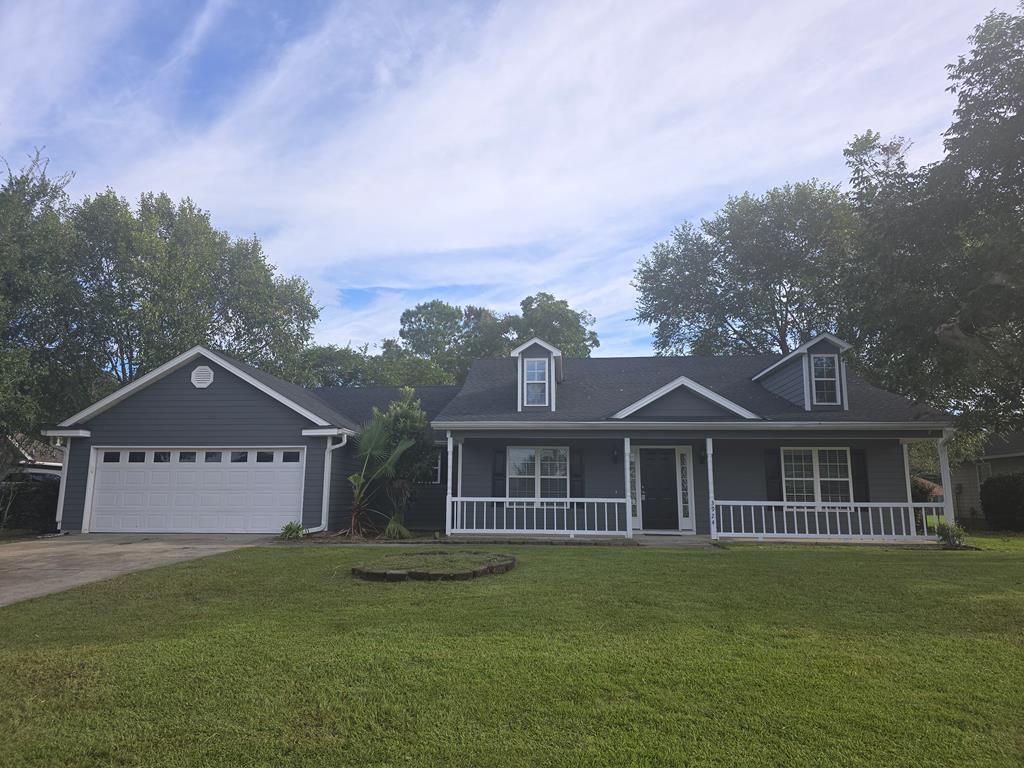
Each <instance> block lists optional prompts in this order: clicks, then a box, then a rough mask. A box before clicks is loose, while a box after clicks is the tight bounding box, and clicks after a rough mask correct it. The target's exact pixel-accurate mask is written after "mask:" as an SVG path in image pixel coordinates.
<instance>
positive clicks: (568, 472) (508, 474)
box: [505, 445, 572, 501]
mask: <svg viewBox="0 0 1024 768" xmlns="http://www.w3.org/2000/svg"><path fill="white" fill-rule="evenodd" d="M513 448H519V449H521V450H530V451H533V452H534V467H536V471H535V472H534V474H533V497H532V498H534V499H542V498H548V497H546V496H541V495H540V481H541V479H545V480H561V479H562V478H561V477H560V476H558V475H542V474H541V473H540V453H539V452H540V451H541V450H545V449H547V450H550V449H554V450H556V451H565V498H566V499H568V498H569V493H570V491H571V490H572V463H571V461H570V457H569V446H567V445H508V446H505V498H506V499H511V498H513V496H512V494H511V493H509V481H510V480H511V479H512V477H513V475H512V455H511V452H512V449H513ZM515 477H517V478H519V479H522V478H525V477H528V475H515ZM514 498H515V500H516V501H529V500H530V497H528V496H516V497H514Z"/></svg>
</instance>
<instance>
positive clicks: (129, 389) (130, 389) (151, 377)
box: [57, 346, 330, 427]
mask: <svg viewBox="0 0 1024 768" xmlns="http://www.w3.org/2000/svg"><path fill="white" fill-rule="evenodd" d="M200 356H202V357H205V358H206V359H208V360H211V361H213V362H215V363H217V365H219V366H221V367H222V368H225V369H227V370H228V371H229V372H231V373H233V374H234V375H235V376H237V377H238V378H240V379H241V380H242V381H244V382H246V383H247V384H250V385H251V386H253V387H255V388H256V389H258V390H259V391H260V392H262V393H264V394H265V395H267V396H269V397H271V398H273V399H274V400H277V401H278V402H279V403H281V404H282V405H285V406H287V407H288V408H291V409H292V410H293V411H295V412H296V413H298V414H299V415H300V416H304V417H305V418H307V419H309V420H310V421H312V422H313V423H314V424H317V425H319V426H322V427H328V426H330V424H329V423H328V422H327V421H325V420H324V419H322V418H320V417H319V416H317V415H316V414H315V413H313V412H312V411H309V410H307V409H305V408H303V407H302V406H301V405H299V404H298V403H295V402H293V401H292V400H289V399H288V398H287V397H285V396H284V395H282V394H281V393H280V392H278V391H277V390H274V389H271V388H270V387H268V386H267V385H266V384H263V383H262V382H260V381H257V380H256V379H254V378H253V377H252V376H250V375H249V374H248V373H246V372H245V371H243V370H242V369H240V368H237V367H236V366H234V365H233V364H232V363H231V362H229V361H228V360H225V359H223V358H222V357H220V356H219V355H218V354H217V353H216V352H212V351H210V350H209V349H206V348H205V347H201V346H200V347H192V349H190V350H188V351H187V352H182V353H181V354H180V355H178V356H177V357H175V358H174V359H173V360H168V361H167V362H166V363H164V364H163V365H161V366H160V367H159V368H154V369H153V370H152V371H150V372H149V373H147V374H146V375H145V376H142V377H140V378H138V379H136V380H135V381H133V382H132V383H131V384H127V385H125V386H123V387H121V388H120V389H119V390H117V391H116V392H112V393H111V394H109V395H107V396H106V397H104V398H103V399H102V400H98V401H97V402H95V403H93V404H92V405H90V406H89V407H88V408H86V409H85V410H84V411H80V412H78V413H76V414H75V415H74V416H72V417H71V418H69V419H65V420H64V421H62V422H61V423H60V424H58V425H57V426H58V427H67V426H70V425H72V424H77V423H79V422H82V421H86V420H87V419H91V418H92V417H93V416H95V415H97V414H99V413H103V411H105V410H107V409H108V408H111V407H113V406H114V405H116V404H117V403H119V402H121V401H122V400H124V399H125V398H126V397H129V396H130V395H133V394H134V393H135V392H137V391H139V390H140V389H143V388H144V387H148V386H149V385H150V384H153V383H155V382H157V381H159V380H160V379H162V378H163V377H164V376H166V375H168V374H169V373H172V372H173V371H175V370H177V369H178V368H180V367H181V366H183V365H185V364H186V363H188V362H189V361H190V360H193V359H195V358H197V357H200Z"/></svg>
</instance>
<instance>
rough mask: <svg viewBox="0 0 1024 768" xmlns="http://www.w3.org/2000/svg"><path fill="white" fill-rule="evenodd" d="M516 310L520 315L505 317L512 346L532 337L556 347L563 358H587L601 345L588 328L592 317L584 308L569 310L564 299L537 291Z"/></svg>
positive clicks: (570, 308) (592, 322)
mask: <svg viewBox="0 0 1024 768" xmlns="http://www.w3.org/2000/svg"><path fill="white" fill-rule="evenodd" d="M519 307H520V309H521V310H522V313H521V314H520V315H518V316H515V315H512V316H510V317H509V318H508V324H509V329H510V331H511V333H512V345H513V346H517V345H519V344H521V343H522V342H524V341H529V340H530V339H532V338H533V337H534V336H536V337H538V338H541V339H544V341H546V342H548V343H549V344H553V345H555V346H556V347H558V348H559V349H560V350H562V354H564V355H565V356H566V357H590V353H591V351H593V350H594V349H595V348H597V347H598V346H600V344H601V342H600V341H598V338H597V333H596V332H595V331H594V330H592V328H591V326H592V325H594V323H595V322H596V320H595V319H594V316H593V315H592V314H590V313H589V312H587V311H586V310H585V309H583V310H575V309H573V308H572V307H570V306H569V302H567V301H566V300H565V299H556V298H555V297H554V296H552V295H551V294H550V293H544V292H541V293H538V294H536V295H534V296H527V297H526V298H525V299H523V300H522V301H521V302H520V303H519Z"/></svg>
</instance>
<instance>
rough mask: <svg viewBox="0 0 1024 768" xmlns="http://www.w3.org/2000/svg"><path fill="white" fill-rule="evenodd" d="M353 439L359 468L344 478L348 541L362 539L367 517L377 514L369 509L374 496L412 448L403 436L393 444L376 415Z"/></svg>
mask: <svg viewBox="0 0 1024 768" xmlns="http://www.w3.org/2000/svg"><path fill="white" fill-rule="evenodd" d="M355 440H356V455H357V456H358V457H359V458H360V459H362V462H363V466H362V468H361V469H360V471H359V472H354V473H353V474H351V475H349V477H348V481H349V483H350V484H351V486H352V516H351V520H350V521H349V527H348V528H346V529H345V530H344V531H342V533H343V534H346V535H348V536H350V537H352V538H358V537H362V536H363V535H365V533H366V532H367V531H368V530H369V527H370V526H371V524H372V523H371V521H370V515H371V514H373V513H379V511H380V510H378V509H376V508H375V507H374V506H373V499H374V496H376V494H377V492H378V491H379V490H380V489H381V487H382V486H386V484H387V483H388V482H389V481H390V480H392V479H393V478H394V477H395V468H396V467H397V465H398V462H399V460H400V459H401V458H402V454H403V453H405V452H406V451H407V450H408V449H409V448H411V447H412V445H413V440H411V439H410V438H407V437H406V438H401V439H400V440H398V442H393V440H392V435H391V432H390V431H389V430H388V426H387V424H386V423H385V422H384V420H383V419H381V418H379V415H378V414H375V415H374V418H372V419H370V421H368V422H367V423H366V424H364V425H363V427H362V429H361V430H360V432H359V435H358V436H357V437H356V438H355Z"/></svg>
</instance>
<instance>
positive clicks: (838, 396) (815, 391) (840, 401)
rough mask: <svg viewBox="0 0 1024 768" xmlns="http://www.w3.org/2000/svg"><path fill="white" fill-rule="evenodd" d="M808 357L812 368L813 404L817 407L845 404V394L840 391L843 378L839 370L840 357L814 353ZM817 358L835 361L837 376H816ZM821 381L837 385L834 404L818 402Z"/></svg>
mask: <svg viewBox="0 0 1024 768" xmlns="http://www.w3.org/2000/svg"><path fill="white" fill-rule="evenodd" d="M807 357H808V362H809V368H810V371H811V398H812V402H813V403H814V404H815V405H842V404H843V393H842V391H841V390H840V387H839V379H840V378H841V376H840V370H839V355H837V354H834V353H832V352H812V353H810V354H808V356H807ZM816 357H831V358H832V359H833V360H834V361H835V364H834V366H833V369H834V370H835V372H836V375H835V376H833V377H831V378H829V377H818V376H816V375H815V374H814V358H816ZM819 381H831V382H834V383H835V385H836V399H835V400H833V401H832V402H824V401H822V402H819V401H818V387H817V386H816V385H817V383H818V382H819Z"/></svg>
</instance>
